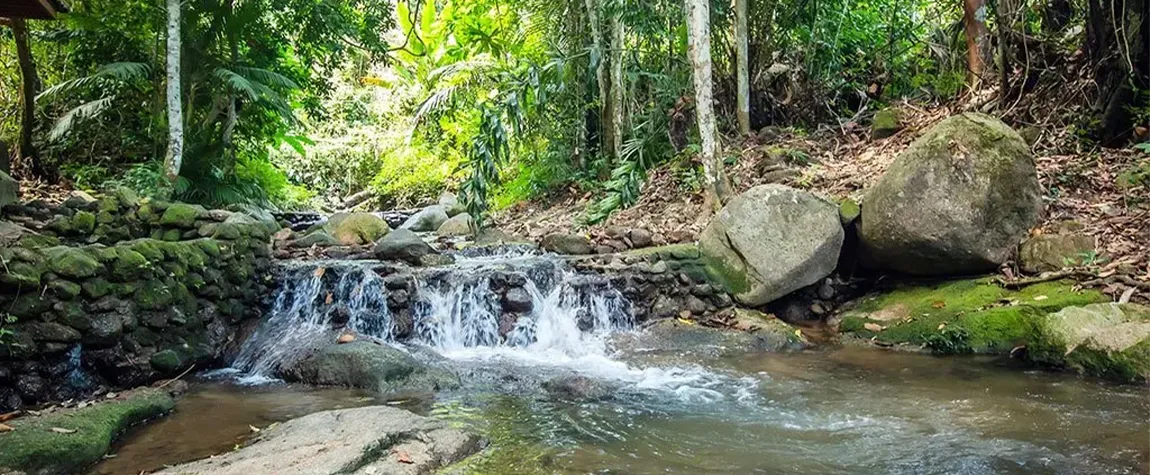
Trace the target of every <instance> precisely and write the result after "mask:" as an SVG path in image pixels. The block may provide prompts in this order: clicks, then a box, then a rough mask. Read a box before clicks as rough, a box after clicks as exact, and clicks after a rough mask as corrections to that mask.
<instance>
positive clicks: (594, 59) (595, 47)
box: [587, 0, 613, 150]
mask: <svg viewBox="0 0 1150 475" xmlns="http://www.w3.org/2000/svg"><path fill="white" fill-rule="evenodd" d="M587 21H588V23H590V24H591V55H590V57H591V62H590V65H591V66H592V67H594V68H595V83H596V84H597V85H598V86H599V107H598V111H599V130H600V131H601V133H600V134H599V139H600V140H601V144H600V147H599V150H603V147H604V146H610V144H611V143H613V142H612V141H613V139H612V137H611V136H612V131H611V130H610V129H611V127H610V124H611V122H610V121H609V120H610V119H609V117H608V115H607V104H608V101H609V98H608V95H607V62H606V61H605V59H606V58H604V57H603V32H602V30H600V28H599V26H600V23H599V0H587Z"/></svg>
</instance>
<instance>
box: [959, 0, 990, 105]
mask: <svg viewBox="0 0 1150 475" xmlns="http://www.w3.org/2000/svg"><path fill="white" fill-rule="evenodd" d="M986 15H987V12H986V0H963V2H962V22H963V26H964V30H965V32H966V63H967V83H968V84H970V86H971V87H975V88H977V87H978V86H979V85H980V84H981V83H982V80H983V78H984V76H985V75H986V74H987V71H986V69H987V65H990V64H994V63H993V59H992V56H991V55H993V54H994V50H993V49H992V47H991V44H990V30H989V29H987V28H986Z"/></svg>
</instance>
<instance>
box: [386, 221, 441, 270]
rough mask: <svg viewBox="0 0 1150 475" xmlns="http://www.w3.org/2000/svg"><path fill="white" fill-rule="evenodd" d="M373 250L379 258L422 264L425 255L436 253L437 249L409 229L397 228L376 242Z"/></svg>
mask: <svg viewBox="0 0 1150 475" xmlns="http://www.w3.org/2000/svg"><path fill="white" fill-rule="evenodd" d="M372 252H373V253H374V254H375V257H376V258H377V259H381V260H385V261H404V262H407V263H408V264H411V265H420V263H421V262H422V259H423V257H424V256H427V255H431V254H435V249H432V248H431V246H430V245H428V244H427V243H426V242H423V239H422V238H420V237H419V235H417V234H415V233H413V232H411V231H409V230H407V229H396V230H395V231H392V232H391V233H389V234H388V235H387V236H384V237H383V239H380V240H379V242H377V243H375V248H374V249H372Z"/></svg>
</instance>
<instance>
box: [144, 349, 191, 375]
mask: <svg viewBox="0 0 1150 475" xmlns="http://www.w3.org/2000/svg"><path fill="white" fill-rule="evenodd" d="M148 362H149V363H151V365H152V368H154V369H155V370H156V371H159V372H160V373H161V374H173V373H175V372H176V371H179V370H180V369H181V368H183V366H184V357H183V356H181V355H180V354H179V353H178V352H176V351H175V350H171V349H168V350H162V351H157V352H156V353H154V354H153V355H152V357H151V358H149V359H148Z"/></svg>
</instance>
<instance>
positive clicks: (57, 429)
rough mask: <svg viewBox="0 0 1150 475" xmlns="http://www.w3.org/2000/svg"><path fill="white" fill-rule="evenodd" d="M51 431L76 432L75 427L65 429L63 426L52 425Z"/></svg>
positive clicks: (59, 432)
mask: <svg viewBox="0 0 1150 475" xmlns="http://www.w3.org/2000/svg"><path fill="white" fill-rule="evenodd" d="M51 431H52V432H55V433H57V434H75V433H76V429H65V428H63V427H53V428H52V429H51Z"/></svg>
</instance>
